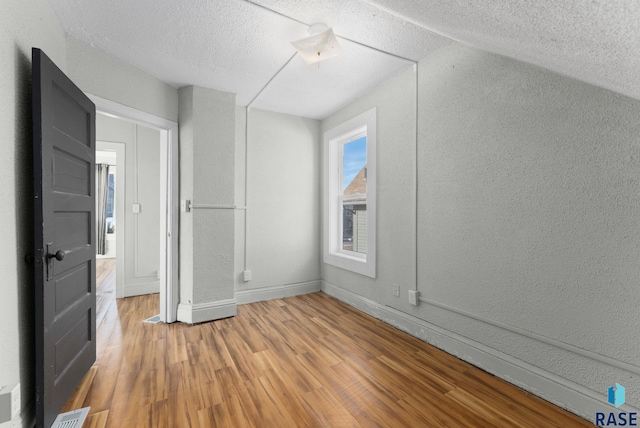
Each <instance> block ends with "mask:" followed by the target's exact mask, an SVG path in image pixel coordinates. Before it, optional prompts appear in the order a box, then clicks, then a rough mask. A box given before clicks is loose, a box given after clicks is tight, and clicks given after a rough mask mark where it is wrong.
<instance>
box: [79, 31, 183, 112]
mask: <svg viewBox="0 0 640 428" xmlns="http://www.w3.org/2000/svg"><path fill="white" fill-rule="evenodd" d="M67 64H68V69H69V77H70V78H71V80H73V81H74V82H75V83H76V85H78V86H79V87H80V88H81V89H82V90H83V91H85V92H87V93H89V94H92V95H97V96H99V97H102V98H106V99H108V100H111V101H115V102H117V103H120V104H123V105H125V106H128V107H132V108H135V109H137V110H141V111H144V112H146V113H150V114H153V115H155V116H159V117H162V118H165V119H168V120H172V121H174V122H175V121H177V120H178V90H177V89H176V88H174V87H172V86H170V85H167V84H166V83H163V82H161V81H160V80H158V79H156V78H155V77H152V76H150V75H148V74H146V73H144V72H143V71H140V70H138V69H137V68H135V67H133V66H131V65H129V64H127V63H125V62H123V61H121V60H119V59H117V58H115V57H112V56H110V55H108V54H106V53H104V52H102V51H100V50H98V49H96V48H93V47H91V46H89V45H88V44H86V43H84V42H81V41H80V40H78V39H76V38H74V37H73V36H67Z"/></svg>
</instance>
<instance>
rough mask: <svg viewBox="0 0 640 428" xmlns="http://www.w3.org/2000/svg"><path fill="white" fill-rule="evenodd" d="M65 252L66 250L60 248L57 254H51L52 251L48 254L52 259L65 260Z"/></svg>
mask: <svg viewBox="0 0 640 428" xmlns="http://www.w3.org/2000/svg"><path fill="white" fill-rule="evenodd" d="M65 254H66V253H65V252H64V251H62V250H58V251H56V253H55V254H51V253H49V254H47V257H49V258H50V259H56V260H57V261H59V262H61V261H63V260H64V255H65Z"/></svg>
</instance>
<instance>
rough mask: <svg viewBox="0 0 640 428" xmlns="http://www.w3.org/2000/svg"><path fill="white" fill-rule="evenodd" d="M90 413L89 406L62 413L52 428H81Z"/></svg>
mask: <svg viewBox="0 0 640 428" xmlns="http://www.w3.org/2000/svg"><path fill="white" fill-rule="evenodd" d="M88 414H89V407H84V408H82V409H80V410H72V411H71V412H67V413H60V414H59V415H58V417H57V418H56V420H55V421H53V425H51V428H81V427H82V424H83V423H84V420H85V419H86V418H87V415H88Z"/></svg>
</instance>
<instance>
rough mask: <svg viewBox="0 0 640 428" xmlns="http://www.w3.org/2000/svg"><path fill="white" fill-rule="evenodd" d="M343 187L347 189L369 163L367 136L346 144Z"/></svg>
mask: <svg viewBox="0 0 640 428" xmlns="http://www.w3.org/2000/svg"><path fill="white" fill-rule="evenodd" d="M343 147H344V149H343V150H344V160H343V162H344V165H343V171H344V172H343V177H342V178H343V183H342V189H343V190H344V189H346V188H347V186H349V183H351V181H352V180H353V178H354V177H355V176H356V175H357V174H358V173H359V172H360V170H361V169H362V167H364V166H365V165H366V164H367V137H366V136H365V137H360V138H358V139H357V140H353V141H351V142H350V143H346V144H344V146H343Z"/></svg>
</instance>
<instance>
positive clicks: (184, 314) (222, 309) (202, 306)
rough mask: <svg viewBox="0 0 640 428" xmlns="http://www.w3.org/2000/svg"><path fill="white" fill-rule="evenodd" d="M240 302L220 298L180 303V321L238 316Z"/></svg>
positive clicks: (197, 321) (200, 320)
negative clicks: (210, 300)
mask: <svg viewBox="0 0 640 428" xmlns="http://www.w3.org/2000/svg"><path fill="white" fill-rule="evenodd" d="M237 312H238V304H237V302H236V299H227V300H218V301H216V302H206V303H195V304H194V303H180V304H179V305H178V321H180V322H184V323H187V324H197V323H201V322H207V321H215V320H219V319H222V318H229V317H234V316H236V314H237Z"/></svg>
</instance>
